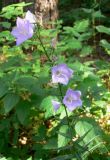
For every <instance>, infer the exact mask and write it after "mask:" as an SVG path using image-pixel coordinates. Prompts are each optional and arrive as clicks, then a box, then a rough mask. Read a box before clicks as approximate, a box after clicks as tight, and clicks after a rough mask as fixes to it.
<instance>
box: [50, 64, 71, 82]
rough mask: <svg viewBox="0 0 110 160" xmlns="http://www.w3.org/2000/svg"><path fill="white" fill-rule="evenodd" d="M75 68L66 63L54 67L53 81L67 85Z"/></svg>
mask: <svg viewBox="0 0 110 160" xmlns="http://www.w3.org/2000/svg"><path fill="white" fill-rule="evenodd" d="M72 74H73V70H72V69H70V68H68V66H67V65H66V64H59V65H56V66H54V67H52V83H61V84H64V85H67V84H68V82H69V79H70V78H71V77H72Z"/></svg>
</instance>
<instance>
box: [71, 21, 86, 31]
mask: <svg viewBox="0 0 110 160" xmlns="http://www.w3.org/2000/svg"><path fill="white" fill-rule="evenodd" d="M88 27H89V20H87V19H84V20H81V21H77V22H75V25H74V29H75V30H76V31H77V32H85V31H86V30H87V28H88Z"/></svg>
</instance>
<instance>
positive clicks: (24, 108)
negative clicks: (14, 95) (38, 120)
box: [16, 101, 30, 124]
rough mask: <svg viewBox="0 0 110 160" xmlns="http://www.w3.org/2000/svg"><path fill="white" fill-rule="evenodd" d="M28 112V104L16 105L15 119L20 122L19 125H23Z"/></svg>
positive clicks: (21, 102) (23, 102)
mask: <svg viewBox="0 0 110 160" xmlns="http://www.w3.org/2000/svg"><path fill="white" fill-rule="evenodd" d="M29 111H30V103H29V102H27V101H20V103H18V104H17V107H16V114H17V117H18V119H19V121H20V122H21V124H23V123H24V121H25V119H26V118H27V116H28V115H29Z"/></svg>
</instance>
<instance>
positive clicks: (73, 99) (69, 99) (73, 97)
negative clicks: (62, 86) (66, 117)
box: [63, 89, 82, 111]
mask: <svg viewBox="0 0 110 160" xmlns="http://www.w3.org/2000/svg"><path fill="white" fill-rule="evenodd" d="M80 97H81V92H80V91H73V90H72V89H68V90H67V92H66V95H65V96H64V98H63V104H64V105H65V106H66V107H67V108H68V110H69V111H73V110H74V109H76V108H77V107H79V106H82V100H81V99H80Z"/></svg>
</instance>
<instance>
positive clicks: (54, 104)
mask: <svg viewBox="0 0 110 160" xmlns="http://www.w3.org/2000/svg"><path fill="white" fill-rule="evenodd" d="M52 105H53V108H54V110H55V111H57V110H58V109H59V108H60V102H58V101H56V100H52Z"/></svg>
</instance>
